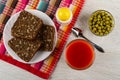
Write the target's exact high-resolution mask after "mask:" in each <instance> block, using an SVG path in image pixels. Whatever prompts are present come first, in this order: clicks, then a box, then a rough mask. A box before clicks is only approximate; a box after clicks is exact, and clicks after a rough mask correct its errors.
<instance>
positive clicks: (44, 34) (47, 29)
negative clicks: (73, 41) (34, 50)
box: [39, 24, 55, 51]
mask: <svg viewBox="0 0 120 80" xmlns="http://www.w3.org/2000/svg"><path fill="white" fill-rule="evenodd" d="M54 35H55V28H54V27H53V26H50V25H45V24H44V26H43V27H42V29H41V31H39V39H40V40H41V41H42V44H41V47H40V50H43V51H52V50H53V43H54Z"/></svg>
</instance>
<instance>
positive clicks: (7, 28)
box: [3, 9, 57, 64]
mask: <svg viewBox="0 0 120 80" xmlns="http://www.w3.org/2000/svg"><path fill="white" fill-rule="evenodd" d="M26 11H28V12H30V13H31V14H33V15H36V16H37V17H39V18H40V19H42V20H43V23H44V24H48V25H52V26H54V27H55V25H54V22H53V21H52V20H51V19H50V18H49V17H48V16H47V15H46V14H45V13H43V12H41V11H38V10H31V9H29V10H26ZM19 14H20V12H18V13H16V14H15V15H13V16H11V18H10V19H9V21H8V22H7V24H6V25H5V28H4V32H3V40H4V45H5V48H6V49H7V51H8V53H9V54H10V55H11V56H12V57H13V58H14V59H16V60H18V61H20V62H23V63H27V64H32V63H37V62H39V61H42V60H44V59H45V58H47V57H48V56H49V55H50V54H51V53H52V51H38V52H37V53H36V54H35V56H34V57H33V58H32V60H31V61H29V62H25V61H23V60H22V59H21V58H19V57H18V56H17V55H16V54H15V52H14V51H13V50H12V49H11V48H10V47H9V45H8V41H9V40H10V39H11V38H12V37H13V36H12V35H11V28H12V26H13V24H14V23H15V21H16V20H17V18H18V16H19ZM56 41H57V31H56V27H55V36H54V46H53V49H54V48H55V45H56Z"/></svg>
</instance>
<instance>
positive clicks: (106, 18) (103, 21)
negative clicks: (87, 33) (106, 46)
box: [88, 10, 114, 36]
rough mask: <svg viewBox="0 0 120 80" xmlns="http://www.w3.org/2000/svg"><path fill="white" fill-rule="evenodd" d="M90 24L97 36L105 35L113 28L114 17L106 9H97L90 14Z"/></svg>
mask: <svg viewBox="0 0 120 80" xmlns="http://www.w3.org/2000/svg"><path fill="white" fill-rule="evenodd" d="M88 24H89V29H90V30H91V32H92V33H94V34H95V35H97V36H105V35H108V34H109V33H110V32H111V31H112V30H113V28H114V18H113V16H112V14H111V13H110V12H108V11H106V10H97V11H95V12H93V13H92V15H91V16H90V18H89V21H88Z"/></svg>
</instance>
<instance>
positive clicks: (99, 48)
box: [81, 35, 104, 53]
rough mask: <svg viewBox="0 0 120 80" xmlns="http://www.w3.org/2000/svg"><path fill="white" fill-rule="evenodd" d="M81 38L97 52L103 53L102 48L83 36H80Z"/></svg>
mask: <svg viewBox="0 0 120 80" xmlns="http://www.w3.org/2000/svg"><path fill="white" fill-rule="evenodd" d="M81 37H83V38H84V39H86V40H87V41H89V42H90V43H91V44H92V45H93V46H94V47H95V48H96V49H97V50H98V51H100V52H102V53H104V50H103V48H102V47H100V46H98V45H97V44H95V43H93V42H92V41H90V40H89V39H88V38H86V37H85V36H83V35H81Z"/></svg>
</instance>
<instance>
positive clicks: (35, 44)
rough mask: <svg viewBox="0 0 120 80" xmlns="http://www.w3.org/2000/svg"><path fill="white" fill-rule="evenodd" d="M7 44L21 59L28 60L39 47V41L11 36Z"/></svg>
mask: <svg viewBox="0 0 120 80" xmlns="http://www.w3.org/2000/svg"><path fill="white" fill-rule="evenodd" d="M8 45H9V46H10V47H11V48H12V49H13V51H14V52H15V53H16V54H17V55H18V56H19V57H20V58H21V59H22V60H24V61H26V62H29V61H30V60H31V59H32V58H33V56H34V55H35V53H36V52H37V51H38V49H39V48H40V45H41V41H40V40H37V39H36V40H33V41H31V40H26V39H20V38H12V39H11V40H9V42H8Z"/></svg>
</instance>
